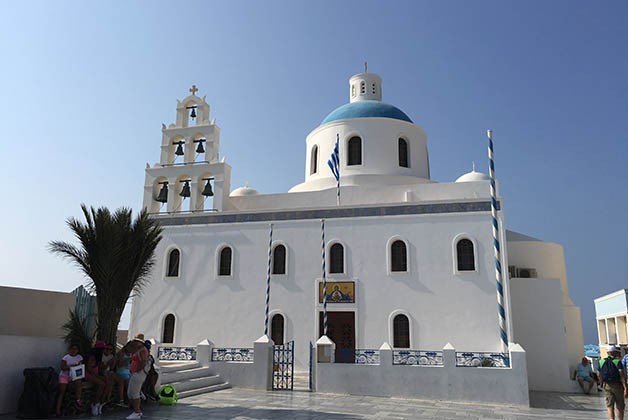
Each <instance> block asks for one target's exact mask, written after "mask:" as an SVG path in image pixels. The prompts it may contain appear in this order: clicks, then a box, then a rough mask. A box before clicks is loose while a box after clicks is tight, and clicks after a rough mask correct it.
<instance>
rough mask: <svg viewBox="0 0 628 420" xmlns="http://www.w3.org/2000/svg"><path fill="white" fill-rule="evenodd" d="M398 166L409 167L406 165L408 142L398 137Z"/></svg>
mask: <svg viewBox="0 0 628 420" xmlns="http://www.w3.org/2000/svg"><path fill="white" fill-rule="evenodd" d="M399 166H401V167H402V168H409V167H410V165H408V142H407V141H406V140H405V139H402V138H400V139H399Z"/></svg>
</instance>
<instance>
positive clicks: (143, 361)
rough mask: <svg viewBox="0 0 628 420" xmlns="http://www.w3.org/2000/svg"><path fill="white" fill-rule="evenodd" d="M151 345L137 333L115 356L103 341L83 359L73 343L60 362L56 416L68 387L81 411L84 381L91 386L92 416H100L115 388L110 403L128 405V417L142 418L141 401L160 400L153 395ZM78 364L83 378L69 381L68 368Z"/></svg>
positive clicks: (155, 374)
mask: <svg viewBox="0 0 628 420" xmlns="http://www.w3.org/2000/svg"><path fill="white" fill-rule="evenodd" d="M150 346H151V342H150V341H144V336H143V335H142V334H138V335H137V336H136V337H135V338H134V339H133V340H131V341H129V342H128V343H127V344H126V345H124V346H123V347H122V349H121V350H120V351H118V352H117V353H114V351H113V347H112V346H110V345H107V344H105V343H104V342H103V341H97V342H96V343H95V344H94V346H93V347H92V348H91V349H90V350H89V351H88V352H87V355H86V358H83V356H82V355H81V354H79V347H78V345H76V344H72V345H71V346H70V352H69V353H68V354H66V355H65V356H63V358H62V359H61V372H60V374H59V388H58V392H57V404H56V414H57V416H61V405H62V402H63V396H64V394H65V392H66V390H67V388H68V386H69V385H71V386H72V387H73V390H74V394H75V396H76V402H75V405H76V407H77V408H78V409H82V408H83V401H82V399H81V394H82V385H83V381H87V382H90V383H91V384H92V385H93V386H94V390H95V391H94V396H93V398H92V406H91V413H92V415H93V416H97V415H99V414H102V409H103V406H104V405H105V403H107V402H109V401H111V399H112V398H111V397H112V392H113V387H114V385H117V396H116V400H115V401H114V402H113V403H114V404H117V405H119V406H122V407H128V406H131V408H132V409H133V413H131V415H129V417H127V418H129V419H139V418H141V416H142V413H141V411H140V399H146V398H147V397H148V398H151V399H153V400H158V398H159V397H158V396H157V394H156V393H155V384H156V383H157V378H158V374H157V372H156V370H155V366H154V364H155V360H154V359H153V357H152V356H151V355H150V352H149V350H150ZM78 365H84V366H85V374H84V378H83V379H75V380H72V378H71V375H70V368H71V367H73V366H78ZM81 376H82V375H81ZM143 390H144V392H142V391H143ZM125 395H126V396H127V397H128V402H127V403H125V399H124V397H125Z"/></svg>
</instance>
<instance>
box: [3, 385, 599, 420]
mask: <svg viewBox="0 0 628 420" xmlns="http://www.w3.org/2000/svg"><path fill="white" fill-rule="evenodd" d="M530 405H531V406H530V408H527V407H523V408H520V407H507V406H495V405H480V404H465V403H452V402H446V401H425V400H412V399H401V398H384V397H364V396H353V395H337V394H322V393H310V392H305V391H293V392H288V391H280V392H278V391H275V392H264V391H253V390H245V389H237V388H236V389H226V390H222V391H216V392H212V393H209V394H202V395H197V396H194V397H189V398H185V399H183V400H181V401H179V402H178V403H177V404H176V405H174V406H159V405H157V404H148V405H146V406H145V407H143V411H144V417H143V418H145V419H148V420H150V419H154V420H170V419H173V420H174V419H177V420H205V419H212V420H213V419H216V420H222V419H224V420H227V419H228V420H271V419H272V420H274V419H279V420H288V419H290V420H322V419H326V420H380V419H390V420H410V419H412V420H436V419H438V420H545V419H562V420H585V419H586V420H595V419H605V418H606V409H605V407H604V399H603V397H602V396H601V394H598V395H584V394H560V393H551V392H543V393H541V392H532V393H530ZM129 413H130V411H129V410H122V409H121V410H118V411H115V412H111V413H107V414H105V415H103V416H101V417H102V418H105V419H114V418H116V419H124V418H125V417H126V416H127V415H128V414H129ZM13 418H15V417H14V416H0V420H8V419H13ZM84 418H85V417H84ZM93 418H94V419H96V417H93ZM66 419H68V420H71V419H70V418H66Z"/></svg>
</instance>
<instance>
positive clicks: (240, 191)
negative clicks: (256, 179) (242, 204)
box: [229, 185, 259, 197]
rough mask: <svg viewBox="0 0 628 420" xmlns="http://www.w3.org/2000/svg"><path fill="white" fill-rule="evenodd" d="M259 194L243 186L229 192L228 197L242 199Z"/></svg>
mask: <svg viewBox="0 0 628 420" xmlns="http://www.w3.org/2000/svg"><path fill="white" fill-rule="evenodd" d="M258 194H259V192H257V190H255V189H253V188H251V187H249V186H248V185H245V186H244V187H240V188H236V189H235V190H233V191H231V194H229V197H244V196H247V195H258Z"/></svg>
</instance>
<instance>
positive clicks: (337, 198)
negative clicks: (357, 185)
mask: <svg viewBox="0 0 628 420" xmlns="http://www.w3.org/2000/svg"><path fill="white" fill-rule="evenodd" d="M336 150H338V151H340V135H339V134H337V133H336ZM337 170H338V178H337V179H336V204H337V205H338V206H340V152H338V169H337ZM325 335H327V334H325Z"/></svg>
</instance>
